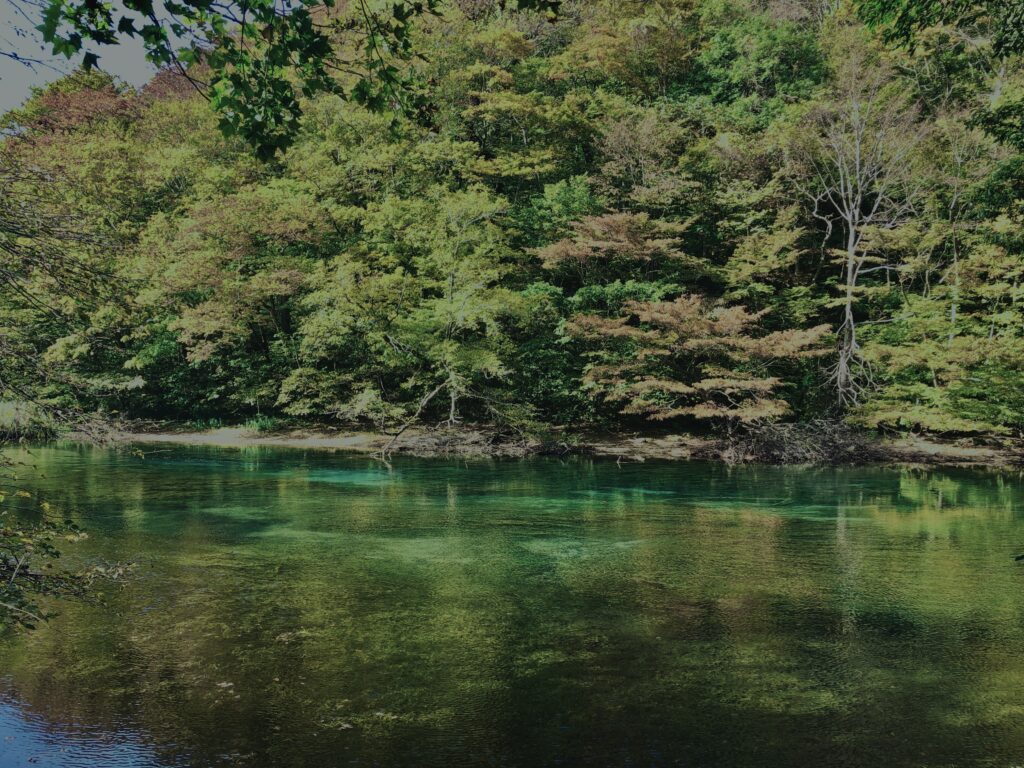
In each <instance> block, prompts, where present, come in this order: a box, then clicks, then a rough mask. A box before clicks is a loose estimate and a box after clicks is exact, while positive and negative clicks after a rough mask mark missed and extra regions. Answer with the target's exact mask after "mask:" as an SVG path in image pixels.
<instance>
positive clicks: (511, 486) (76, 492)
mask: <svg viewBox="0 0 1024 768" xmlns="http://www.w3.org/2000/svg"><path fill="white" fill-rule="evenodd" d="M21 458H22V459H23V460H25V461H26V462H29V463H31V464H32V465H33V466H26V467H25V468H24V469H23V472H22V478H21V480H20V483H21V485H22V486H23V487H26V488H29V489H30V490H32V491H34V492H36V493H38V494H39V495H40V496H41V497H42V498H44V499H45V500H47V501H49V502H50V503H51V504H53V505H54V506H57V507H59V508H60V509H62V510H64V511H66V512H68V513H69V514H70V515H71V516H72V517H73V518H74V519H75V520H76V521H77V522H78V523H79V524H81V525H82V526H83V527H85V528H87V529H88V531H89V533H90V536H89V538H88V539H87V540H86V541H84V542H81V543H79V544H75V545H72V546H70V547H69V548H68V550H67V557H68V559H69V562H71V563H72V564H82V563H88V562H94V561H96V560H97V559H99V558H102V559H106V560H132V561H135V562H136V563H138V565H137V567H136V570H135V576H134V578H133V579H132V580H131V581H130V582H129V583H128V584H127V585H126V586H125V587H124V588H123V589H120V590H115V591H114V592H113V593H112V594H110V595H109V596H108V597H109V599H108V604H107V605H105V606H103V605H98V604H94V603H86V602H70V603H64V604H62V605H61V606H60V615H59V616H58V617H57V618H56V619H54V620H53V621H51V622H50V623H49V624H47V625H45V626H44V627H42V628H41V629H39V630H37V631H36V632H34V633H32V634H29V635H27V636H21V637H15V638H8V639H7V640H6V641H4V642H3V643H0V766H3V768H7V767H8V766H30V765H31V766H61V768H64V766H70V767H72V768H74V767H77V766H112V767H113V768H118V767H119V766H236V765H237V766H275V767H276V766H317V767H319V766H453V767H454V766H671V765H679V766H723V767H725V766H730V767H731V766H759V767H761V766H816V767H817V766H1007V767H1009V766H1014V765H1020V764H1024V564H1018V563H1015V562H1014V560H1013V555H1015V554H1017V553H1019V552H1024V516H1022V513H1021V504H1022V501H1024V489H1022V485H1021V480H1020V477H1019V476H1018V475H1016V474H996V473H988V472H968V471H914V470H898V469H892V470H886V469H876V468H862V469H843V470H833V469H821V470H808V469H780V468H734V469H729V468H726V467H722V466H717V465H711V464H703V463H676V464H673V463H647V464H629V465H623V466H617V465H616V464H615V463H610V462H595V461H589V460H583V459H577V460H572V461H564V462H562V461H557V460H537V459H534V460H528V461H494V462H490V461H472V462H466V461H420V460H401V461H396V462H395V463H394V464H393V466H392V467H391V468H389V467H387V466H384V465H382V464H380V463H378V462H376V461H374V460H373V459H369V458H364V457H351V456H345V455H342V454H330V453H317V452H303V451H298V450H282V451H268V450H258V451H257V450H227V449H223V450H218V449H208V448H174V449H170V450H167V449H160V450H157V451H152V452H150V453H148V454H147V455H145V456H139V455H135V454H132V453H131V452H127V451H120V452H118V451H112V450H105V449H94V448H83V447H63V448H46V449H40V450H37V451H34V452H33V453H32V455H31V456H28V455H22V457H21ZM5 503H6V504H11V503H12V502H11V500H10V499H8V501H7V502H5ZM19 503H24V504H25V505H26V510H25V512H24V514H32V512H31V509H30V508H29V507H28V506H27V505H28V502H19Z"/></svg>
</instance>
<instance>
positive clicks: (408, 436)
mask: <svg viewBox="0 0 1024 768" xmlns="http://www.w3.org/2000/svg"><path fill="white" fill-rule="evenodd" d="M110 439H111V440H112V441H113V442H116V443H132V444H138V445H140V446H147V445H159V444H174V445H208V446H217V447H227V448H245V447H257V446H263V447H268V448H304V449H316V450H331V451H348V452H354V453H365V454H380V453H382V452H387V453H389V454H394V455H410V456H420V457H429V456H467V457H468V456H489V457H522V456H531V455H549V456H550V455H556V456H557V455H566V456H567V455H573V454H582V455H590V456H599V457H603V458H611V459H616V460H618V461H630V462H637V461H647V460H687V459H705V460H712V461H725V462H728V463H744V462H746V461H750V460H751V457H749V456H743V455H742V451H738V450H737V446H736V444H735V443H729V442H727V441H723V440H716V439H711V438H708V437H703V436H698V435H687V434H657V435H640V434H607V433H582V434H573V435H568V434H563V435H558V434H555V435H552V436H549V437H548V438H547V439H543V440H542V439H539V438H534V437H523V436H519V435H513V434H509V433H501V432H496V431H493V430H487V429H483V428H473V427H460V428H458V429H455V430H429V429H419V428H415V429H409V430H407V431H406V432H405V433H403V434H402V435H401V436H400V437H399V438H398V439H397V440H394V439H393V438H392V437H391V436H389V435H384V434H381V433H379V432H353V431H340V430H331V429H312V428H309V429H287V430H279V431H274V432H257V431H254V430H249V429H246V428H244V427H223V428H218V429H210V430H204V431H190V430H187V429H183V428H179V427H174V426H173V425H158V426H156V425H148V426H146V425H132V426H131V427H129V428H122V429H118V430H114V431H112V432H111V433H110ZM143 450H145V449H143ZM827 463H836V464H876V463H887V464H922V465H941V466H1007V467H1008V466H1019V465H1022V464H1024V454H1022V452H1021V451H1020V450H1019V449H1018V448H1015V447H1011V446H1007V445H1002V446H1000V445H977V444H971V443H968V442H965V441H940V440H937V439H934V438H924V437H920V436H903V437H897V438H884V439H883V438H878V439H873V440H871V441H870V443H869V444H868V445H867V447H866V448H865V446H864V445H863V444H861V445H858V446H851V447H850V449H849V451H847V455H845V456H843V457H841V458H840V459H838V460H833V461H831V462H827Z"/></svg>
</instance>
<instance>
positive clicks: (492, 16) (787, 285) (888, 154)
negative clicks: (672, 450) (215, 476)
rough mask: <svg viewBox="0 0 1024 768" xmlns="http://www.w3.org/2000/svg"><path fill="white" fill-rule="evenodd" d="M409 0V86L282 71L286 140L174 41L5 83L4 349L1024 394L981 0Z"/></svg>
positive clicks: (478, 390)
mask: <svg viewBox="0 0 1024 768" xmlns="http://www.w3.org/2000/svg"><path fill="white" fill-rule="evenodd" d="M868 5H869V6H872V7H874V8H875V11H874V15H873V16H872V15H871V14H870V13H869V14H868V16H869V18H871V19H873V20H874V21H875V22H877V23H882V24H884V23H885V22H886V21H887V20H890V17H889V16H886V15H885V13H882V12H881V11H878V9H877V6H884V5H885V4H884V3H874V4H868ZM342 10H344V9H342ZM441 10H442V11H443V13H442V14H441V15H440V16H433V15H431V14H426V15H424V16H423V18H421V19H419V21H418V23H417V25H416V27H415V29H412V28H410V31H409V34H410V35H411V36H412V38H411V45H413V46H414V47H415V50H416V51H418V52H420V53H422V54H423V56H422V57H421V58H416V57H411V58H409V57H406V58H400V59H396V61H395V63H394V66H396V67H398V68H399V70H396V72H395V73H394V76H395V77H396V78H400V79H401V81H402V82H403V83H405V84H406V85H407V87H408V88H410V89H412V90H413V91H415V93H416V95H417V99H420V100H422V101H423V103H425V104H429V105H430V106H431V109H430V110H429V112H428V113H422V112H421V113H420V114H419V115H417V116H415V117H403V116H396V114H395V113H387V114H383V113H380V112H377V113H375V112H372V111H371V112H368V111H366V110H365V109H363V108H362V107H361V106H360V105H358V104H355V103H352V102H350V101H346V100H345V99H343V98H342V97H341V96H339V95H337V94H333V93H320V94H312V95H311V96H309V97H308V98H303V100H302V104H301V110H300V111H299V112H296V113H295V115H296V117H295V120H297V121H298V123H297V127H296V128H295V131H294V136H291V135H290V136H289V138H288V143H289V144H290V148H289V149H288V150H287V152H277V153H276V154H271V155H269V156H268V155H267V153H266V152H263V153H262V156H261V157H257V156H254V153H253V151H252V147H251V146H250V145H249V144H247V143H245V142H244V141H242V140H241V139H240V138H238V137H234V138H231V137H228V138H225V136H224V135H223V134H222V132H221V131H220V130H218V117H217V115H216V114H215V113H214V112H213V111H211V110H210V109H209V106H208V105H207V104H206V102H205V101H204V100H203V98H202V96H201V95H199V94H197V93H196V92H195V89H194V88H193V87H192V84H191V83H190V82H189V81H188V80H187V79H186V78H184V77H183V76H181V75H180V74H177V73H175V72H173V71H171V70H167V71H164V72H161V73H160V74H158V75H157V76H156V77H155V78H154V79H153V80H152V81H151V82H150V83H149V84H148V85H147V86H145V87H144V88H142V89H141V90H140V91H139V92H135V91H133V90H131V89H129V88H127V87H125V86H123V85H121V84H119V83H117V82H115V81H114V80H112V79H110V78H109V77H107V76H106V75H103V74H102V73H100V72H97V71H91V72H84V71H83V72H79V73H76V74H74V75H72V76H70V77H67V78H65V79H63V80H60V81H57V82H56V83H53V84H52V85H50V86H48V87H47V88H45V89H42V90H40V91H38V92H37V93H36V94H35V95H34V96H33V97H32V98H31V99H29V100H28V101H27V102H26V103H25V104H24V105H23V106H22V108H20V109H18V110H15V111H13V112H10V113H8V114H7V115H6V116H5V117H4V118H3V124H4V126H5V128H6V130H7V138H6V140H5V141H4V145H3V150H2V164H3V173H2V174H0V185H2V186H3V193H4V198H3V202H2V203H0V227H2V230H0V244H3V245H4V247H3V249H0V259H3V260H4V270H5V271H4V273H3V275H4V279H5V280H6V279H7V274H8V273H11V274H14V276H15V277H17V278H18V282H17V285H18V290H10V291H6V292H5V293H4V295H3V297H2V301H0V343H2V345H3V350H4V354H5V356H8V352H10V357H11V359H22V360H27V361H32V362H31V363H26V364H25V365H22V366H10V367H9V369H7V370H5V371H4V378H5V381H4V386H5V387H6V388H7V389H9V390H11V391H12V392H20V391H23V390H25V389H31V390H32V397H33V398H34V399H37V400H39V401H42V402H47V403H50V404H52V405H53V406H54V407H56V408H59V409H63V410H64V411H69V410H72V409H74V410H78V411H85V412H91V411H101V412H104V413H106V414H111V415H124V416H128V417H132V418H160V419H177V420H181V421H189V420H191V421H203V422H206V423H213V422H216V423H220V422H221V420H223V421H225V422H231V423H243V422H246V421H250V422H251V423H252V424H253V425H254V426H253V429H257V430H266V429H271V428H273V427H274V426H276V425H279V424H281V423H282V420H287V419H291V420H309V421H316V422H321V423H335V424H340V425H350V424H351V425H355V424H362V425H372V426H373V427H375V428H379V429H385V430H389V431H397V430H400V429H402V428H404V427H405V426H407V425H410V424H413V423H420V424H424V425H442V424H446V425H451V426H454V425H456V424H459V423H463V422H472V423H477V424H493V425H498V426H500V427H503V428H512V429H514V430H519V431H522V430H537V429H542V428H544V427H546V426H568V427H570V428H572V429H579V428H581V427H583V426H592V427H601V428H605V429H612V430H615V429H630V430H637V429H648V428H654V427H655V426H656V427H657V428H659V429H670V430H673V431H720V432H723V433H726V434H749V435H750V438H749V439H750V440H751V441H753V443H756V442H757V441H758V440H760V441H762V443H763V441H764V440H766V439H768V438H767V437H765V436H766V435H773V436H775V437H776V438H779V439H781V438H782V437H784V436H785V435H797V434H798V433H799V434H801V435H804V438H807V437H810V436H813V433H814V431H815V430H814V427H813V426H811V427H808V428H803V429H796V430H794V429H783V428H774V429H773V430H767V431H766V430H765V425H766V424H771V423H774V422H781V423H810V424H814V423H825V422H821V421H818V420H821V419H827V420H828V423H829V424H830V425H835V424H836V423H837V422H843V423H846V424H849V425H855V426H858V427H861V428H871V429H878V428H881V429H888V430H913V431H923V432H932V433H939V434H947V435H948V434H953V435H961V436H963V435H985V436H991V435H1005V436H1013V437H1015V436H1018V435H1019V434H1020V432H1021V430H1022V429H1024V395H1022V393H1024V304H1022V301H1021V299H1022V291H1024V286H1022V285H1021V276H1022V264H1024V262H1022V259H1021V255H1022V248H1024V241H1022V239H1021V235H1020V233H1021V231H1022V228H1021V219H1022V216H1024V154H1022V152H1024V143H1022V142H1020V141H1018V140H1017V138H1019V137H1018V136H1017V135H1015V134H1014V133H1013V132H1012V131H1008V130H1003V128H1005V127H1006V124H1005V121H1003V122H1000V120H999V119H996V118H995V117H993V116H998V115H1003V116H1006V115H1012V114H1013V110H1014V109H1016V106H1015V105H1019V103H1020V100H1021V99H1022V98H1024V93H1022V88H1024V73H1022V70H1021V67H1020V62H1019V55H1018V53H1017V52H1016V51H1015V50H1014V49H1013V48H1012V46H1009V47H1008V46H1007V45H1006V44H998V45H996V44H995V43H994V41H995V40H996V39H997V36H995V31H994V29H993V28H992V27H991V22H992V19H990V18H989V17H987V16H986V15H985V14H984V13H981V14H974V15H972V16H970V17H969V18H968V17H966V16H965V17H964V19H961V20H960V21H961V23H959V24H957V23H954V22H955V21H957V20H956V19H947V18H944V17H936V18H935V19H934V20H933V21H934V25H933V26H927V25H925V26H920V25H918V27H919V28H915V29H914V30H913V45H903V46H902V47H899V46H897V45H896V44H895V43H897V42H900V41H899V40H895V37H898V33H900V32H903V33H906V34H905V35H904V38H906V37H907V35H909V32H907V25H906V23H904V22H900V24H897V29H896V31H895V32H894V31H893V30H889V32H888V33H887V32H886V31H885V30H884V29H874V28H868V27H866V26H865V25H864V24H863V23H862V22H861V21H860V19H859V17H858V16H857V13H856V9H855V8H853V7H848V6H847V5H846V4H845V3H833V2H820V1H819V0H699V1H698V0H658V1H657V2H614V3H613V2H603V1H596V2H565V3H562V4H561V6H560V8H559V9H558V18H557V20H556V21H551V19H550V18H549V17H548V16H547V15H546V14H545V13H543V12H535V11H529V10H514V9H512V8H507V7H505V6H504V4H503V3H499V2H497V1H496V0H495V1H493V2H492V1H491V0H454V2H452V3H450V4H447V5H445V6H444V7H443V8H441ZM868 10H869V11H870V10H871V8H868ZM339 12H340V11H339ZM900 18H902V17H900ZM904 21H905V20H904ZM901 24H902V26H901ZM999 39H1002V38H999ZM903 42H906V40H905V39H904V40H903ZM336 45H338V46H344V45H346V43H345V42H344V41H338V42H337V43H336ZM339 50H342V49H340V48H339ZM343 52H344V51H343V50H342V53H343ZM204 66H209V64H203V63H202V62H199V63H196V64H194V69H193V70H192V73H193V74H195V73H196V72H200V71H201V69H202V67H204ZM297 76H298V77H300V79H301V73H300V75H297ZM341 82H342V83H343V84H345V85H346V87H354V83H347V81H345V79H344V76H342V79H341ZM300 113H301V117H300V116H299V114H300ZM1000 126H1002V128H1001V127H1000ZM8 214H10V215H8ZM21 221H25V222H30V223H32V222H36V223H33V224H32V225H31V226H30V227H28V228H25V227H23V228H21V229H19V228H18V227H17V226H15V224H12V223H11V222H15V223H17V222H21ZM33 248H35V249H36V250H32V249H33ZM32 253H44V254H49V253H60V254H61V255H62V259H63V260H56V261H53V260H52V259H51V260H50V261H49V262H48V261H47V260H46V259H42V258H39V259H35V261H33V260H32V258H27V256H26V254H28V255H31V254H32ZM47 264H53V265H55V266H46V265H47ZM15 265H17V269H15ZM19 270H20V271H19ZM15 273H16V274H15ZM83 273H88V274H90V275H93V276H95V275H101V276H102V280H101V281H99V282H100V284H101V285H102V289H96V288H95V286H93V287H92V288H90V290H73V288H74V287H75V286H74V283H75V281H76V280H77V279H78V278H79V277H80V276H81V274H83ZM41 371H42V372H44V373H45V375H40V372H41ZM843 429H845V428H843ZM829 430H830V432H829V434H830V435H831V436H835V435H838V434H840V431H837V430H839V428H838V427H834V426H830V427H829ZM844 434H845V433H844ZM802 439H803V438H802ZM819 442H820V441H819ZM826 442H827V441H826ZM753 443H751V444H753ZM759 450H760V449H759ZM808 450H810V451H811V452H812V453H813V452H817V453H820V452H822V451H825V452H830V451H831V450H832V448H830V447H824V448H823V447H821V446H818V447H815V448H809V449H808ZM798 452H799V451H798Z"/></svg>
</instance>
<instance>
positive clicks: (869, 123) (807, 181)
mask: <svg viewBox="0 0 1024 768" xmlns="http://www.w3.org/2000/svg"><path fill="white" fill-rule="evenodd" d="M841 34H842V35H843V36H844V37H846V38H847V39H846V40H845V41H844V42H845V45H840V46H839V51H838V55H837V60H838V66H837V70H838V71H837V73H836V80H835V82H836V85H835V87H834V90H833V93H832V97H831V98H830V99H829V100H828V101H826V102H825V103H823V104H821V105H819V106H817V107H816V108H815V109H814V110H813V111H812V112H811V113H810V115H808V119H807V120H805V121H803V123H802V125H801V126H800V128H799V129H798V130H797V133H796V136H795V137H794V140H793V141H792V142H790V144H789V145H788V147H787V149H788V154H789V157H788V161H789V165H790V171H791V173H792V176H793V178H794V180H795V182H796V185H797V187H798V188H799V190H800V192H801V193H802V194H803V195H804V196H805V197H806V199H807V200H808V201H809V204H810V207H811V213H812V214H813V215H814V217H815V218H817V219H818V220H820V221H821V222H822V223H823V225H824V238H823V247H830V246H833V245H834V246H838V247H836V248H835V249H834V250H833V251H832V252H833V253H835V254H836V255H837V256H838V258H837V261H838V263H839V264H840V266H841V270H842V272H841V286H842V295H841V298H840V299H839V301H838V305H839V308H840V309H841V313H842V314H841V320H840V323H839V328H838V331H837V336H838V341H837V350H836V357H835V360H834V363H833V364H832V366H831V367H830V369H829V374H830V377H831V380H832V382H833V383H834V385H835V388H836V391H837V394H838V397H839V402H840V404H841V405H843V406H849V405H852V404H855V403H856V402H857V400H858V398H859V395H860V393H861V392H862V391H863V389H864V386H865V384H866V383H867V382H868V381H869V380H870V370H869V369H868V367H867V363H866V361H865V360H864V359H863V357H862V356H861V350H860V343H859V341H858V338H857V315H856V312H855V305H856V302H857V298H858V295H859V293H860V290H859V289H860V279H861V277H862V276H864V275H866V274H868V273H871V272H878V271H881V270H893V269H895V268H896V266H895V265H893V264H889V263H886V260H885V259H884V258H881V256H883V254H880V253H879V252H878V251H877V250H876V248H877V247H878V245H879V243H880V242H883V241H884V237H880V236H879V235H880V234H884V232H886V231H892V230H895V229H897V228H899V227H900V226H901V225H903V224H905V223H907V221H908V220H909V219H910V217H911V215H912V214H913V212H914V206H915V203H916V201H917V199H918V197H919V187H920V182H919V180H918V179H917V178H916V177H915V173H914V168H915V159H916V150H917V147H918V145H919V144H920V142H921V139H922V138H923V128H922V127H921V126H920V124H919V123H918V120H917V110H916V108H915V107H914V105H913V104H911V103H908V101H907V99H906V97H905V95H904V93H903V91H902V90H901V89H900V87H899V84H898V82H896V80H895V74H894V72H893V71H892V69H891V68H890V67H888V66H886V64H885V62H884V61H882V60H881V59H880V58H879V57H878V56H877V55H876V54H875V53H874V52H873V51H872V50H871V49H870V48H869V47H868V46H869V44H868V43H867V42H865V41H864V40H863V39H862V38H860V37H859V35H858V34H857V32H856V31H855V30H846V31H844V32H842V33H841Z"/></svg>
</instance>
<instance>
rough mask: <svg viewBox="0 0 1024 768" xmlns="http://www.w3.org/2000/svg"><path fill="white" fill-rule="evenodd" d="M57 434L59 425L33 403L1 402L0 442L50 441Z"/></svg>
mask: <svg viewBox="0 0 1024 768" xmlns="http://www.w3.org/2000/svg"><path fill="white" fill-rule="evenodd" d="M56 434H57V425H56V424H55V423H54V422H53V420H52V419H51V418H49V417H48V416H47V415H46V414H44V413H41V412H40V410H39V409H38V408H37V407H36V406H34V405H33V404H31V403H23V402H16V401H13V400H6V401H2V402H0V441H10V440H49V439H51V438H53V437H54V436H55V435H56Z"/></svg>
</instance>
